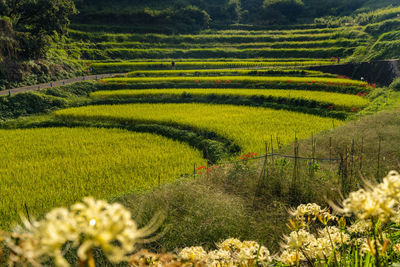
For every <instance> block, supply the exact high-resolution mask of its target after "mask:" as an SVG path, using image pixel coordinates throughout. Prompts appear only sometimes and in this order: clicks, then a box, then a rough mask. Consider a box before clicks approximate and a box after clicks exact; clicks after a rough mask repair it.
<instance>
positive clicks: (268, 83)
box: [102, 76, 372, 94]
mask: <svg viewBox="0 0 400 267" xmlns="http://www.w3.org/2000/svg"><path fill="white" fill-rule="evenodd" d="M102 82H103V83H104V84H106V85H108V86H110V88H112V87H113V86H114V88H116V89H124V88H123V87H126V88H130V89H146V88H210V87H223V88H226V87H228V88H229V87H231V88H268V89H298V90H304V89H307V90H312V91H327V92H340V93H352V94H357V93H359V92H362V93H364V92H369V91H371V90H372V88H370V87H369V85H368V83H366V82H363V81H356V80H349V79H344V78H325V77H292V76H271V77H258V76H256V77H255V76H219V77H210V76H208V77H207V76H206V77H123V78H107V79H103V80H102Z"/></svg>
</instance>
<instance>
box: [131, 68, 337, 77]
mask: <svg viewBox="0 0 400 267" xmlns="http://www.w3.org/2000/svg"><path fill="white" fill-rule="evenodd" d="M274 74H280V75H282V74H286V75H289V74H290V75H293V76H301V75H303V76H305V75H307V76H310V75H311V76H322V77H335V75H333V74H329V73H323V72H320V71H312V70H302V69H279V68H278V69H267V70H262V69H261V70H260V69H197V70H143V71H132V72H129V73H128V74H127V76H128V77H140V76H145V77H150V76H154V77H156V76H200V75H201V76H231V75H232V76H236V75H243V76H246V75H254V76H256V75H263V76H267V75H274Z"/></svg>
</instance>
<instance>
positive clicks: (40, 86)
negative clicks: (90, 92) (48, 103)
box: [0, 73, 124, 96]
mask: <svg viewBox="0 0 400 267" xmlns="http://www.w3.org/2000/svg"><path fill="white" fill-rule="evenodd" d="M120 74H124V73H108V74H98V75H89V76H80V77H74V78H70V79H65V80H59V81H54V82H49V83H42V84H36V85H30V86H24V87H20V88H13V89H7V90H4V91H0V96H1V95H13V94H17V93H23V92H28V91H40V90H42V89H46V88H51V87H56V86H61V85H67V84H71V83H76V82H81V81H91V80H98V79H103V78H107V77H111V76H114V75H120Z"/></svg>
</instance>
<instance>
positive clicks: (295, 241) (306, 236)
mask: <svg viewBox="0 0 400 267" xmlns="http://www.w3.org/2000/svg"><path fill="white" fill-rule="evenodd" d="M284 238H285V240H286V245H285V247H286V248H289V249H294V250H297V249H300V248H302V249H304V248H306V247H307V246H308V245H309V244H311V243H312V242H315V237H314V235H312V234H310V233H309V232H307V231H306V230H304V229H301V230H299V231H293V232H291V233H290V235H289V236H285V237H284Z"/></svg>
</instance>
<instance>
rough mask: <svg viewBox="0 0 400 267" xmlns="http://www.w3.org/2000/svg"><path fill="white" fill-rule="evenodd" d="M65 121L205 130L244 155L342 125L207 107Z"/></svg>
mask: <svg viewBox="0 0 400 267" xmlns="http://www.w3.org/2000/svg"><path fill="white" fill-rule="evenodd" d="M55 115H56V116H57V117H58V118H59V119H62V120H64V121H76V120H77V121H117V122H120V123H121V122H122V123H124V122H127V123H144V122H150V123H155V124H163V125H173V126H177V127H183V128H185V127H189V128H191V129H194V130H198V131H201V130H202V129H206V130H208V131H211V132H214V133H216V134H217V135H219V136H224V137H226V138H228V139H230V140H232V141H233V142H234V143H235V144H237V145H239V146H240V147H241V148H242V151H243V152H259V153H262V152H263V151H264V149H265V148H264V147H265V141H267V140H270V138H271V136H274V137H279V138H280V139H281V140H282V144H288V143H289V142H291V141H293V140H294V138H295V136H297V137H298V138H305V137H308V136H310V135H311V134H313V133H317V132H321V131H323V130H327V129H330V128H332V127H334V126H338V125H340V124H341V121H339V120H335V119H330V118H322V117H319V116H313V115H308V114H302V113H296V112H290V111H285V110H273V109H266V108H255V107H243V106H231V105H209V104H128V105H111V106H102V105H99V106H88V107H82V108H72V109H66V110H61V111H57V112H56V113H55Z"/></svg>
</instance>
